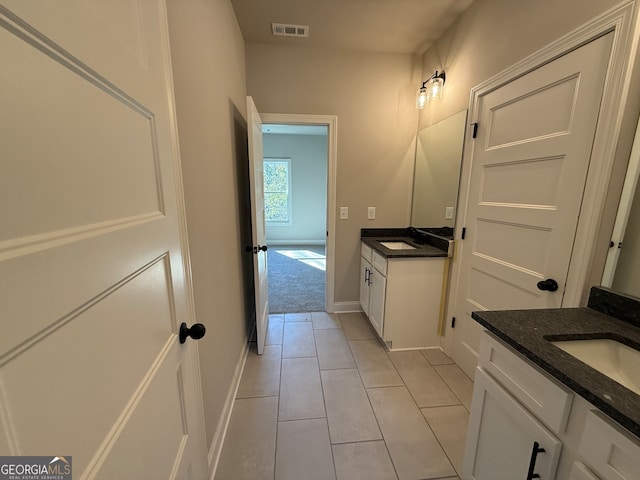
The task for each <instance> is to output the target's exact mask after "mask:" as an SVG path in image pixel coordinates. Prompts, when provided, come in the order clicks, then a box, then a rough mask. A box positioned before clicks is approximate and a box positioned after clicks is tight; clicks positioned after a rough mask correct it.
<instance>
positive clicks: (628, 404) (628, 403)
mask: <svg viewBox="0 0 640 480" xmlns="http://www.w3.org/2000/svg"><path fill="white" fill-rule="evenodd" d="M610 295H615V294H613V293H610V292H609V291H607V290H606V289H601V288H593V289H592V294H591V297H590V300H589V306H590V307H591V308H558V309H548V310H505V311H488V312H473V313H472V317H473V318H474V319H475V320H476V321H477V322H478V323H480V324H481V325H482V326H484V327H485V328H486V329H487V330H489V331H490V332H491V333H493V334H494V335H495V336H497V337H498V338H500V339H501V340H502V341H504V342H505V343H506V344H507V345H509V346H510V347H512V348H513V349H514V350H516V351H518V352H519V353H521V354H522V355H523V356H525V357H526V358H528V359H529V360H530V361H531V362H532V363H534V364H535V365H537V366H538V367H540V368H541V369H542V370H544V371H545V372H547V373H548V374H549V375H551V376H552V377H554V378H556V379H557V380H559V381H560V382H561V383H563V384H564V385H566V386H568V387H569V388H570V389H571V390H573V391H574V392H576V393H577V394H579V395H580V396H582V397H583V398H585V399H586V400H587V401H589V402H590V403H592V404H593V405H595V406H596V407H598V408H599V409H600V410H601V411H602V412H603V413H605V414H606V415H608V416H609V417H610V418H612V419H613V420H615V421H616V422H618V423H619V424H620V425H622V426H623V427H625V428H626V429H627V430H629V431H630V432H631V433H633V434H634V435H636V436H637V437H640V408H639V407H640V395H638V394H636V393H635V392H633V391H631V390H629V389H627V388H625V387H624V386H622V385H621V384H619V383H618V382H616V381H614V380H612V379H611V378H609V377H608V376H606V375H604V374H602V373H600V372H598V371H597V370H595V369H593V368H591V367H590V366H588V365H587V364H585V363H583V362H581V361H580V360H578V359H577V358H575V357H573V356H572V355H570V354H569V353H566V352H564V351H563V350H561V349H560V348H558V347H556V346H555V345H553V344H552V343H551V341H558V340H583V339H594V338H609V339H614V340H616V339H617V340H620V339H626V342H625V343H627V344H629V345H630V346H632V347H635V348H636V349H638V348H640V326H638V324H637V323H635V318H632V319H631V322H630V321H629V319H627V321H624V320H620V319H618V318H614V317H613V316H610V315H606V314H605V313H602V312H603V311H606V312H609V309H607V308H606V306H605V307H604V308H599V307H602V306H601V305H600V302H599V301H598V299H599V298H600V299H603V301H604V302H605V303H607V302H608V304H609V305H610V304H611V303H612V302H610V301H609V299H610V297H609V296H610ZM594 298H595V301H594ZM623 300H624V297H623ZM613 303H616V301H615V300H614V301H613ZM626 307H627V308H626V309H625V311H626V312H629V309H628V305H627V306H626ZM594 308H597V309H598V310H600V311H598V310H596V309H594ZM631 311H632V312H633V313H634V314H635V315H637V314H638V313H639V308H638V305H636V306H635V308H632V310H631ZM635 315H633V314H632V316H635ZM550 340H551V341H550ZM634 344H635V345H634Z"/></svg>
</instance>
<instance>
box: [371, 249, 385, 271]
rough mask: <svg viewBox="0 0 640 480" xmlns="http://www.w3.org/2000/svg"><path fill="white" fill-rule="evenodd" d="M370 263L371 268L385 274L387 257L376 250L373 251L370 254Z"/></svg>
mask: <svg viewBox="0 0 640 480" xmlns="http://www.w3.org/2000/svg"><path fill="white" fill-rule="evenodd" d="M371 264H372V265H373V268H375V269H376V270H378V271H379V272H380V273H381V274H383V275H384V276H386V275H387V259H386V258H384V257H383V256H382V255H380V254H378V253H377V252H373V253H372V255H371Z"/></svg>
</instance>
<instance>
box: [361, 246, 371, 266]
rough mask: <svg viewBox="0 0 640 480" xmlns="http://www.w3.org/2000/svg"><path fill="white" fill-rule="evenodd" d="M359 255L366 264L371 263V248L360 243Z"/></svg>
mask: <svg viewBox="0 0 640 480" xmlns="http://www.w3.org/2000/svg"><path fill="white" fill-rule="evenodd" d="M360 255H361V256H362V257H364V258H365V259H366V260H367V262H369V263H371V247H369V246H368V245H366V244H364V243H361V244H360Z"/></svg>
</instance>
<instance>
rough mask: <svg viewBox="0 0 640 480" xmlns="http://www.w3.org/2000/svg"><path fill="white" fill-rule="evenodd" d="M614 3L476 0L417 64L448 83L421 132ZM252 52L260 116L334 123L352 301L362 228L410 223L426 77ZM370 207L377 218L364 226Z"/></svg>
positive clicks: (340, 293) (344, 261)
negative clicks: (320, 117)
mask: <svg viewBox="0 0 640 480" xmlns="http://www.w3.org/2000/svg"><path fill="white" fill-rule="evenodd" d="M618 3H619V1H618V0H562V1H560V0H535V1H533V0H524V1H517V2H514V1H513V0H476V1H475V2H474V3H473V4H471V6H470V7H469V8H468V9H467V10H466V11H465V12H464V13H463V15H462V16H461V18H460V19H459V20H458V21H457V22H455V23H454V24H453V25H452V26H451V27H450V28H449V29H448V30H447V31H446V32H445V34H444V35H443V36H442V37H441V39H440V40H438V41H437V42H436V43H435V44H434V45H433V46H432V47H431V48H430V49H429V50H428V51H427V52H426V53H425V55H424V56H423V58H422V60H421V61H422V68H423V71H424V72H425V74H424V77H425V78H426V77H427V76H428V75H429V74H431V73H432V72H433V71H435V70H442V69H445V70H446V73H447V83H446V86H445V89H444V97H443V99H442V100H441V101H439V102H437V103H434V104H432V105H430V106H429V107H427V108H426V109H425V110H422V111H421V112H420V117H419V122H418V127H419V128H423V127H425V126H428V125H431V124H433V123H436V122H438V121H440V120H442V119H444V118H447V117H449V116H451V115H453V114H455V113H457V112H459V111H461V110H463V109H465V108H468V106H469V94H470V90H471V88H472V87H474V86H476V85H478V84H480V83H482V82H484V81H485V80H487V79H488V78H490V77H491V76H493V75H495V74H497V73H499V72H500V71H502V70H504V69H505V68H507V67H509V66H510V65H512V64H514V63H515V62H517V61H519V60H521V59H522V58H524V57H526V56H527V55H529V54H531V53H533V52H535V51H536V50H538V49H540V48H542V47H543V46H545V45H547V44H548V43H550V42H552V41H553V40H555V39H557V38H559V37H561V36H562V35H564V34H566V33H568V32H569V31H571V30H573V29H575V28H576V27H578V26H580V25H582V24H583V23H585V22H587V21H588V20H590V19H591V18H593V17H595V16H597V15H598V14H600V13H601V12H603V11H605V10H607V9H609V8H611V7H613V6H614V5H616V4H618ZM246 48H247V91H248V94H249V95H252V96H254V98H255V100H256V104H257V106H258V109H259V110H260V111H263V112H269V113H310V114H328V115H331V114H333V115H338V185H337V205H338V206H348V207H350V219H349V220H347V221H340V220H338V224H337V230H336V276H335V291H336V294H335V297H336V301H337V302H341V301H355V300H356V299H357V298H358V279H359V276H358V268H359V256H358V238H359V229H360V228H363V227H370V226H371V227H373V226H375V227H404V226H408V225H409V218H410V211H411V207H410V200H411V198H410V197H411V190H412V171H413V157H414V142H413V140H414V138H415V132H416V130H417V129H418V127H416V125H415V123H416V115H417V113H416V112H417V111H416V110H415V109H414V106H413V105H414V95H415V90H416V89H417V87H418V86H419V82H420V81H421V78H420V77H421V74H419V72H416V68H415V67H416V65H415V62H412V59H411V57H409V56H404V55H380V54H369V53H353V52H347V51H327V50H319V49H310V48H308V49H305V48H301V47H276V46H267V45H261V44H248V45H247V46H246ZM418 63H420V60H418ZM416 73H418V74H417V75H416ZM367 206H376V207H377V209H378V219H377V220H375V221H373V222H371V221H367V220H366V207H367Z"/></svg>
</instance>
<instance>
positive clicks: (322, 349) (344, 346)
mask: <svg viewBox="0 0 640 480" xmlns="http://www.w3.org/2000/svg"><path fill="white" fill-rule="evenodd" d="M314 335H315V337H316V348H317V350H318V363H319V364H320V370H330V369H336V368H355V366H356V364H355V362H354V360H353V355H351V349H350V348H349V343H348V342H347V339H346V338H345V336H344V332H343V331H342V330H341V329H339V328H334V329H331V330H314Z"/></svg>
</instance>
